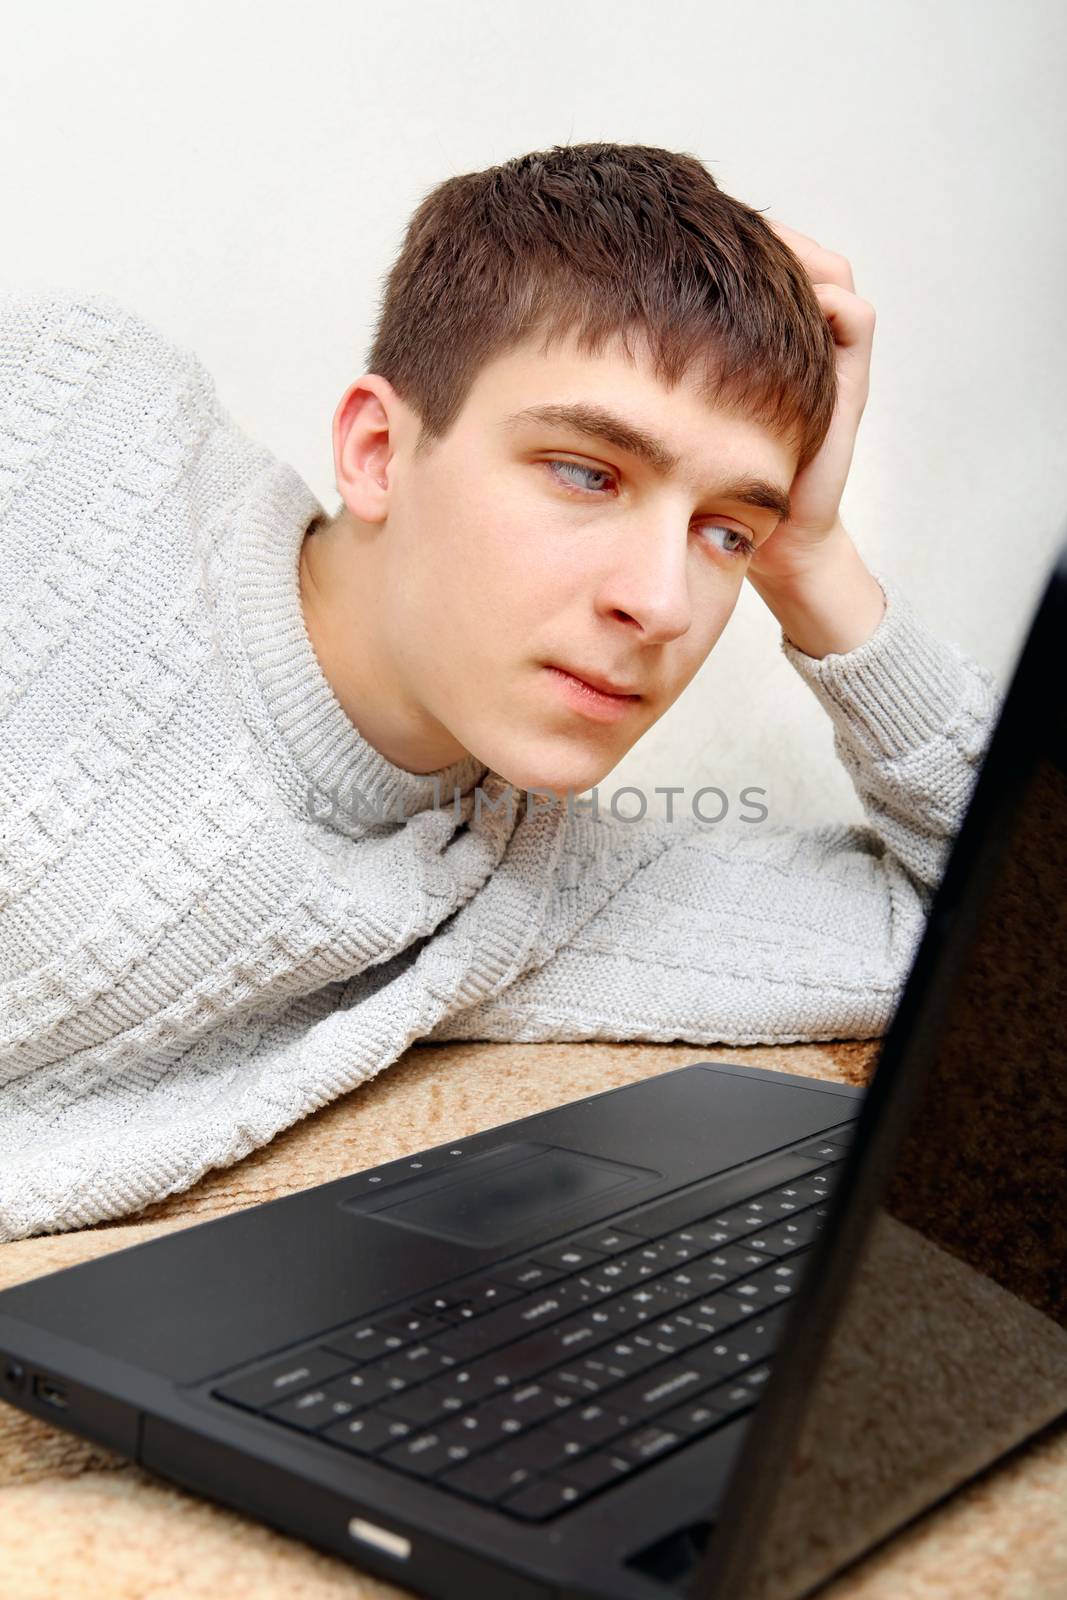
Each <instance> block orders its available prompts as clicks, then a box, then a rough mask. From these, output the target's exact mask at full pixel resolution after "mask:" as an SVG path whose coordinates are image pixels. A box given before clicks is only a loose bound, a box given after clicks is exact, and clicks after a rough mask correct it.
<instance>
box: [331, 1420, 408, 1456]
mask: <svg viewBox="0 0 1067 1600" xmlns="http://www.w3.org/2000/svg"><path fill="white" fill-rule="evenodd" d="M411 1431H412V1429H411V1427H410V1425H409V1424H408V1423H406V1422H404V1421H402V1420H401V1419H400V1418H399V1417H385V1416H376V1415H374V1413H373V1412H371V1413H369V1414H368V1415H366V1416H362V1417H349V1418H348V1419H347V1420H346V1421H344V1422H335V1423H334V1424H333V1425H332V1426H331V1427H329V1428H326V1429H325V1430H324V1431H323V1432H322V1433H320V1434H319V1438H320V1439H327V1440H328V1441H329V1442H330V1444H337V1445H341V1446H342V1448H343V1449H345V1450H354V1451H355V1452H356V1453H357V1455H361V1456H372V1455H375V1454H376V1453H377V1452H378V1451H379V1450H382V1449H384V1447H385V1446H386V1445H392V1444H395V1443H396V1441H397V1440H398V1439H402V1438H403V1437H404V1435H405V1434H409V1433H411Z"/></svg>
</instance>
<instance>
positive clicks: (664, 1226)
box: [612, 1151, 826, 1239]
mask: <svg viewBox="0 0 1067 1600" xmlns="http://www.w3.org/2000/svg"><path fill="white" fill-rule="evenodd" d="M825 1165H826V1163H825V1162H824V1161H817V1160H814V1159H813V1158H812V1157H810V1156H802V1155H798V1154H797V1153H796V1152H795V1151H793V1152H791V1153H790V1154H789V1155H784V1156H769V1157H768V1158H767V1160H766V1161H754V1162H753V1163H752V1165H751V1166H748V1167H742V1168H740V1169H739V1170H738V1171H737V1172H727V1173H724V1174H723V1176H722V1177H721V1178H710V1179H709V1180H708V1182H707V1183H699V1184H697V1185H696V1187H695V1188H692V1189H686V1190H685V1192H684V1193H683V1194H672V1195H669V1196H668V1198H667V1199H666V1200H661V1201H659V1202H658V1203H657V1204H655V1205H652V1206H646V1207H645V1209H644V1210H643V1211H635V1212H631V1213H630V1214H629V1215H628V1216H625V1217H613V1218H612V1225H613V1226H614V1227H616V1228H623V1229H625V1231H626V1232H627V1233H639V1234H641V1235H642V1237H643V1238H646V1239H653V1238H656V1237H657V1236H658V1235H659V1234H661V1233H670V1232H672V1230H673V1229H675V1228H680V1227H682V1226H684V1224H685V1223H687V1222H696V1221H697V1219H698V1218H700V1217H709V1216H711V1215H712V1214H713V1213H714V1212H716V1211H725V1210H726V1208H727V1206H732V1205H736V1204H737V1202H738V1201H739V1200H747V1199H750V1198H751V1197H752V1196H753V1195H757V1194H762V1193H763V1191H764V1190H765V1189H775V1188H777V1186H778V1185H779V1184H780V1183H788V1182H789V1180H790V1179H791V1178H800V1177H803V1176H804V1174H805V1173H807V1172H815V1171H816V1170H817V1169H818V1168H819V1167H822V1166H825Z"/></svg>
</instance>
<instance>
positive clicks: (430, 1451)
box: [379, 1433, 470, 1478]
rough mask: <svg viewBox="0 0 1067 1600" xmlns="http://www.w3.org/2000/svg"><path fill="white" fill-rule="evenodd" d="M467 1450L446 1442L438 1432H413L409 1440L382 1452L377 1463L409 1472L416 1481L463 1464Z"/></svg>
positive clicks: (432, 1476)
mask: <svg viewBox="0 0 1067 1600" xmlns="http://www.w3.org/2000/svg"><path fill="white" fill-rule="evenodd" d="M469 1455H470V1449H469V1447H468V1446H467V1445H465V1444H460V1443H458V1442H449V1441H447V1440H444V1439H442V1438H441V1437H440V1435H439V1434H437V1433H416V1434H414V1435H413V1436H412V1437H411V1438H410V1439H401V1441H400V1442H399V1444H394V1445H390V1446H389V1448H388V1450H384V1451H383V1452H382V1454H381V1456H380V1458H379V1459H380V1460H382V1461H387V1462H388V1463H389V1465H390V1466H392V1467H399V1468H400V1470H401V1472H410V1473H411V1474H412V1476H413V1477H416V1478H435V1477H436V1476H437V1474H438V1473H439V1472H443V1471H444V1470H445V1468H446V1467H450V1466H454V1465H455V1464H456V1463H457V1462H460V1461H465V1460H466V1459H467V1457H468V1456H469Z"/></svg>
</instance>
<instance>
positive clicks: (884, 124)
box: [0, 0, 1067, 822]
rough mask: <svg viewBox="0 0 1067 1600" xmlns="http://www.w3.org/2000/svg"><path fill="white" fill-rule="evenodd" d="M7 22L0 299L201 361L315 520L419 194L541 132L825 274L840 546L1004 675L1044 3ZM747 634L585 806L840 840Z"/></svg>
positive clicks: (1035, 584)
mask: <svg viewBox="0 0 1067 1600" xmlns="http://www.w3.org/2000/svg"><path fill="white" fill-rule="evenodd" d="M3 33H4V46H3V51H2V53H0V96H2V101H0V104H2V107H3V109H2V111H0V138H2V141H3V144H2V156H0V207H2V210H0V215H2V216H3V220H4V258H3V268H2V273H3V280H4V282H5V283H7V284H10V285H15V286H33V285H44V284H67V285H72V286H77V287H79V288H86V289H94V290H102V291H106V292H108V293H111V294H114V295H116V296H117V297H118V298H120V299H122V300H124V301H125V302H126V303H128V304H129V305H131V306H132V307H134V308H135V309H137V310H138V311H139V312H141V313H142V314H143V315H146V316H148V317H149V318H150V319H152V320H153V321H155V322H156V323H157V324H158V325H159V326H160V327H161V328H162V329H164V330H165V331H166V332H167V333H168V335H169V336H171V337H173V338H174V339H176V340H178V341H179V342H181V343H183V344H185V345H187V346H190V347H192V348H194V349H196V350H197V352H198V353H199V354H200V355H201V357H202V358H203V359H204V361H205V362H206V364H207V365H208V367H209V368H210V369H211V371H212V372H213V374H214V375H215V378H216V381H217V384H218V388H219V392H220V395H221V397H222V399H223V402H224V403H225V404H226V405H227V406H228V408H229V409H230V410H231V411H232V412H233V413H234V414H235V415H236V417H237V418H238V420H239V421H240V422H241V424H242V425H243V426H244V427H245V428H246V430H247V431H248V432H249V433H250V434H252V435H253V436H254V437H255V438H256V439H258V440H259V441H260V442H262V443H264V444H266V445H268V446H269V447H270V448H271V449H273V450H274V451H275V453H276V454H278V455H280V456H283V457H284V458H285V459H287V460H289V461H290V462H292V464H293V465H294V466H295V467H296V468H297V469H298V470H299V471H300V472H301V473H302V474H303V475H304V477H305V478H306V479H307V481H308V483H309V484H310V485H311V487H312V488H313V489H314V491H315V492H316V493H317V494H318V496H319V498H320V499H321V500H323V502H324V503H325V504H326V505H327V507H328V508H329V509H330V510H331V511H332V510H333V509H334V508H335V506H336V504H337V496H336V492H335V489H334V483H333V463H332V453H331V445H330V423H331V419H332V416H333V411H334V408H335V406H336V403H337V401H338V399H339V398H340V395H341V393H342V392H343V391H344V389H345V388H346V387H347V385H348V384H349V383H350V382H351V381H352V379H353V378H355V377H357V376H358V375H359V374H360V373H361V372H362V371H363V370H364V367H363V356H364V353H365V351H366V348H367V345H368V341H369V335H370V330H371V324H372V320H373V315H374V311H375V308H376V303H377V298H378V295H379V292H380V288H381V283H382V280H383V277H384V274H385V273H386V271H387V270H388V267H389V265H390V263H391V261H392V259H393V256H394V254H395V251H396V249H397V247H398V245H399V242H400V238H401V236H402V233H403V229H404V226H405V224H406V222H407V219H408V216H409V215H410V213H411V211H412V209H413V208H414V206H415V205H416V204H417V202H418V201H419V200H420V199H421V198H422V196H423V195H424V194H425V193H426V192H427V191H428V190H429V189H430V188H432V187H433V186H434V185H435V184H436V183H438V182H440V181H441V180H442V179H443V178H445V177H447V176H449V175H450V174H453V173H457V172H466V171H470V170H473V169H476V168H481V167H484V166H487V165H490V164H492V163H494V162H497V161H502V160H506V159H507V158H508V157H510V156H513V155H518V154H520V153H522V152H523V151H526V150H531V149H539V148H544V147H546V146H548V145H551V144H554V143H557V142H558V143H572V142H579V141H582V140H586V139H610V140H618V141H621V142H631V141H632V142H640V143H646V144H658V145H664V146H667V147H668V148H673V149H678V150H687V151H690V152H691V153H693V154H695V155H696V156H698V157H699V158H700V159H701V160H703V161H705V162H706V163H707V164H708V166H709V167H710V169H711V171H712V172H713V174H714V176H715V177H716V179H717V180H718V181H719V183H720V184H721V185H722V186H723V187H724V188H725V189H727V190H728V191H729V192H730V193H732V194H735V195H737V196H738V197H739V198H740V199H743V200H745V201H746V202H747V203H749V204H750V205H753V206H757V207H760V208H764V209H765V210H766V211H767V213H768V214H769V215H770V216H771V217H774V218H779V219H781V220H783V221H785V222H788V223H790V224H791V225H793V226H794V227H797V228H799V229H801V230H802V231H803V232H805V233H808V234H811V235H812V236H814V237H815V238H816V239H818V240H819V241H820V242H821V243H822V244H824V245H826V246H828V247H830V248H832V249H835V250H839V251H841V252H843V253H844V254H845V255H847V256H848V257H849V258H850V260H851V261H852V264H853V270H854V272H855V278H856V287H857V291H858V292H859V293H860V294H862V295H863V296H864V297H865V298H867V299H869V300H871V301H872V302H873V303H874V305H875V306H876V308H877V311H878V319H879V320H878V327H877V331H876V335H875V360H874V368H873V375H872V389H871V398H870V401H869V402H868V406H867V411H866V414H865V417H864V421H863V426H862V429H861V433H860V438H859V443H858V447H857V453H856V457H855V460H854V464H853V469H852V476H851V479H850V483H849V487H848V490H847V494H846V500H845V505H844V518H845V522H846V526H847V527H848V528H849V530H850V532H851V533H852V535H853V537H854V539H855V540H856V542H857V543H858V545H859V547H860V549H861V550H862V551H863V553H864V554H865V555H866V557H867V559H868V560H869V561H870V563H871V564H872V565H875V566H880V567H881V568H883V569H884V570H886V571H888V572H890V573H892V574H893V575H895V576H897V577H899V578H900V579H902V580H903V581H904V582H905V584H906V586H907V589H908V592H909V594H910V595H911V597H912V599H913V602H914V603H915V604H916V605H917V606H918V607H919V609H920V610H921V611H922V613H923V614H924V615H925V616H926V617H927V619H928V620H929V621H930V622H931V623H932V624H933V625H934V626H935V627H936V628H937V629H938V630H939V631H942V632H944V633H945V634H947V635H949V636H951V637H952V638H954V639H955V640H957V641H958V643H959V644H961V645H962V646H963V647H964V648H965V649H967V650H968V651H969V652H970V653H971V654H973V655H974V656H975V657H977V658H978V659H979V660H981V661H983V662H985V663H986V664H987V665H989V666H990V667H991V668H992V669H993V670H994V671H995V672H996V673H997V674H998V675H999V676H1000V678H1001V681H1002V682H1004V681H1005V680H1006V675H1007V673H1008V671H1009V670H1010V665H1011V662H1012V661H1013V659H1014V654H1015V651H1016V650H1017V649H1018V646H1019V644H1020V642H1021V636H1022V630H1023V628H1024V626H1025V623H1026V621H1027V619H1028V614H1029V609H1030V607H1031V605H1032V604H1033V602H1034V600H1035V598H1036V595H1037V593H1038V591H1039V588H1040V586H1041V584H1042V582H1043V579H1044V575H1045V572H1046V569H1047V565H1048V562H1049V561H1050V559H1051V557H1052V553H1053V550H1054V548H1055V547H1056V545H1057V543H1058V539H1059V536H1060V534H1061V532H1062V531H1063V529H1064V527H1065V517H1067V481H1065V480H1067V475H1065V471H1064V457H1065V452H1064V433H1065V417H1067V406H1065V400H1067V313H1065V309H1064V307H1065V296H1064V262H1065V260H1067V253H1065V244H1067V217H1065V208H1064V203H1063V195H1064V160H1063V151H1064V150H1065V149H1067V97H1065V96H1064V95H1063V92H1062V85H1063V83H1064V82H1065V81H1067V7H1064V5H1063V4H1062V0H1000V3H997V4H991V3H989V0H885V3H883V4H873V3H869V0H868V3H864V0H807V3H805V4H803V5H798V4H794V3H792V0H762V3H761V4H759V5H751V4H749V5H738V4H736V3H732V4H725V3H723V0H670V3H669V4H662V5H651V4H635V3H632V0H628V3H625V0H607V3H600V0H597V3H581V0H566V3H561V0H537V4H536V5H535V4H529V3H523V4H516V3H513V0H491V3H489V0H449V3H448V4H443V5H439V6H432V5H429V4H426V3H423V4H413V3H412V0H391V3H390V4H389V5H384V6H383V5H378V6H370V5H367V4H360V3H359V0H344V3H342V0H294V3H291V4H286V3H284V0H195V3H189V0H172V3H171V4H170V5H168V6H166V7H164V6H146V5H144V4H143V0H85V3H79V4H73V3H70V0H63V3H60V0H7V3H6V5H5V7H4V30H3ZM777 639H778V630H777V626H776V624H775V623H774V620H773V618H772V617H771V616H770V614H769V613H768V612H767V611H766V609H765V608H764V607H763V605H762V603H761V602H760V600H759V599H758V597H757V596H756V595H755V593H754V592H752V591H751V590H750V589H748V588H746V590H745V592H744V594H743V595H742V599H741V602H740V604H739V607H738V610H737V613H736V615H735V618H734V620H733V622H732V623H731V626H730V628H729V630H728V631H727V633H726V635H725V636H724V637H723V639H722V641H721V642H720V644H719V646H718V647H717V649H716V650H715V652H714V654H713V655H712V657H711V658H710V659H709V661H708V663H707V664H706V665H705V667H704V668H703V670H702V672H701V674H700V675H699V677H698V678H697V680H696V681H695V683H694V684H693V685H692V686H691V687H690V689H689V690H688V691H687V693H686V694H685V695H684V696H683V697H682V699H681V700H680V701H679V702H678V703H677V704H676V705H675V707H673V708H672V710H671V712H669V713H668V715H667V716H666V717H665V718H664V719H663V720H662V722H661V723H659V724H658V725H657V726H656V728H654V729H653V730H652V731H651V733H650V734H649V735H648V736H647V737H646V739H645V740H644V741H642V743H641V744H640V745H639V746H638V747H637V749H636V750H634V751H633V752H631V753H630V755H629V756H627V757H626V759H625V760H624V761H623V762H622V763H620V765H619V766H618V767H617V768H616V769H615V772H614V773H613V774H612V775H611V777H610V778H609V779H608V780H606V781H605V783H604V785H602V788H601V792H602V795H603V796H605V797H606V796H608V795H609V794H610V793H611V792H612V790H613V789H614V788H615V787H617V786H618V785H621V784H622V783H637V784H640V785H641V786H642V787H643V788H645V789H646V790H648V791H651V789H652V788H653V787H654V786H655V785H656V784H684V785H686V787H687V789H689V790H691V789H695V788H697V787H699V785H700V784H701V783H711V782H718V783H720V784H721V786H722V787H723V788H724V789H726V790H727V792H728V794H730V795H731V796H736V795H737V791H738V790H739V789H740V788H741V787H742V786H743V785H744V784H746V783H749V784H760V785H763V786H764V787H765V788H766V789H767V790H768V801H767V803H768V805H769V807H770V809H771V815H772V818H773V819H775V820H781V821H787V822H809V821H814V820H816V819H818V818H822V819H829V818H842V819H849V818H853V817H859V816H860V815H861V813H860V810H859V806H858V803H857V802H856V800H855V797H854V795H853V793H852V789H851V786H850V784H849V781H848V779H847V777H846V775H845V774H844V772H843V771H842V770H841V769H840V768H839V767H838V766H837V765H836V763H835V761H834V759H833V754H832V747H831V741H830V732H829V723H828V721H827V719H826V718H825V716H824V714H823V712H822V711H821V709H820V708H819V706H818V705H817V704H816V703H815V701H814V699H813V698H812V697H811V696H810V694H809V692H808V691H807V689H806V688H805V687H804V685H803V684H801V683H800V682H799V680H798V679H796V677H795V676H794V674H793V673H792V672H791V670H790V668H789V667H788V665H787V664H786V662H785V661H784V659H783V658H781V656H780V654H779V652H778V650H777ZM632 803H633V802H632V801H631V804H632Z"/></svg>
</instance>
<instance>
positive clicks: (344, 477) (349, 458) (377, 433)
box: [333, 372, 404, 522]
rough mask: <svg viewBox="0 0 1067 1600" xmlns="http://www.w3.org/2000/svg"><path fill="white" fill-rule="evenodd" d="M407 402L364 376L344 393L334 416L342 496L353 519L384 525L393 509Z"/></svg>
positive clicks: (337, 473) (373, 377) (385, 382)
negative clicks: (393, 478) (393, 467)
mask: <svg viewBox="0 0 1067 1600" xmlns="http://www.w3.org/2000/svg"><path fill="white" fill-rule="evenodd" d="M403 409H404V407H403V402H402V401H401V399H400V397H399V395H398V394H397V393H396V390H395V389H394V388H393V386H392V384H391V383H390V382H389V381H388V379H386V378H382V377H379V376H378V374H377V373H374V372H369V373H364V375H363V377H361V378H357V379H356V381H355V382H354V383H353V384H350V385H349V387H348V388H347V389H346V390H345V392H344V394H343V395H342V396H341V399H340V401H339V402H338V405H337V410H336V411H335V412H334V417H333V464H334V475H335V480H336V484H337V492H338V494H339V495H340V496H341V499H342V501H343V502H344V505H345V507H346V508H347V510H348V511H349V512H351V514H352V516H354V517H358V518H359V520H360V521H362V522H383V521H384V520H385V517H386V514H387V512H388V509H389V478H390V470H389V469H390V464H391V462H392V461H393V459H394V457H395V455H396V447H397V433H398V431H399V428H400V426H401V423H402V417H401V413H402V411H403Z"/></svg>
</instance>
